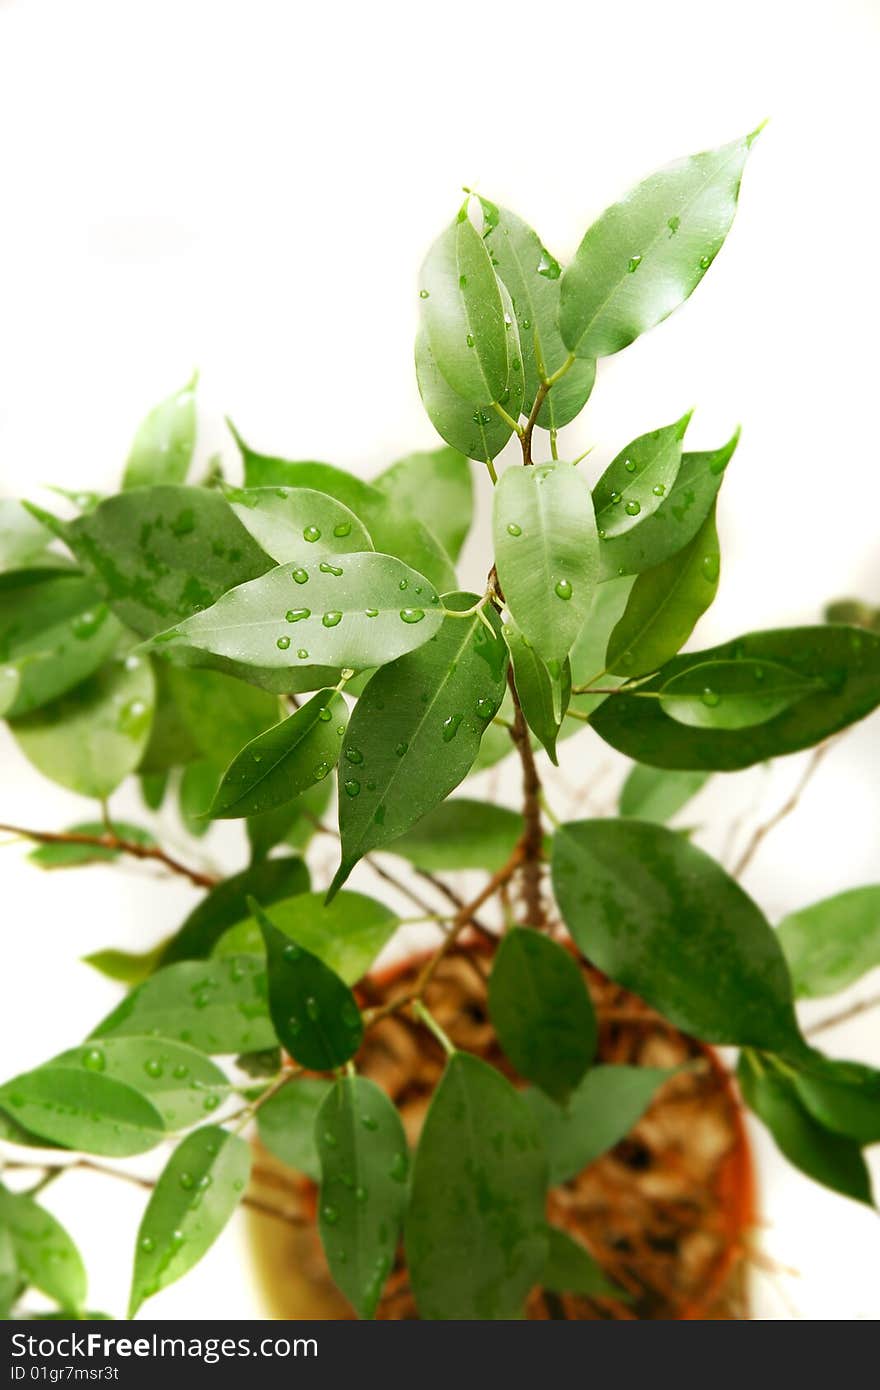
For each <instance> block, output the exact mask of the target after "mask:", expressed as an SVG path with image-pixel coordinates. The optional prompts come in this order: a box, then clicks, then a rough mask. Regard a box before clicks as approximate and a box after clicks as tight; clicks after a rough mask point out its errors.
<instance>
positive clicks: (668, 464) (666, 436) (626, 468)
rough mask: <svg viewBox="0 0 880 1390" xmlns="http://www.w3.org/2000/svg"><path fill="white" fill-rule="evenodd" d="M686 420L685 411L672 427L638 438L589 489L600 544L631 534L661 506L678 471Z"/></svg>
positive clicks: (687, 421) (687, 415)
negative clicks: (591, 494)
mask: <svg viewBox="0 0 880 1390" xmlns="http://www.w3.org/2000/svg"><path fill="white" fill-rule="evenodd" d="M690 418H691V412H690V411H688V413H687V414H686V415H683V416H682V417H681V419H680V420H676V421H675V422H674V423H673V424H671V425H664V426H663V428H662V429H658V430H652V431H651V432H650V434H642V435H640V436H639V437H638V439H634V440H633V441H632V443H631V444H628V445H627V446H626V448H625V449H622V450H621V452H620V453H619V454H618V455H617V457H616V458H614V459H612V461H611V463H609V465H608V467H607V468H606V469H605V472H604V473H603V474H602V476H601V478H600V479H599V481H598V483H597V484H596V486H595V487H594V488H593V503H594V505H595V508H596V525H597V526H598V528H599V537H600V539H601V540H605V539H607V538H608V537H613V536H619V535H622V534H624V533H625V532H627V531H631V530H632V529H633V527H634V526H638V525H640V524H641V523H642V522H643V521H644V520H645V519H646V518H647V517H649V516H651V515H652V513H654V512H656V511H657V510H658V509H659V508H660V507H661V506H662V503H663V499H664V497H665V496H666V494H667V493H668V492H669V491H670V490H671V489H672V486H673V484H674V483H675V480H676V478H677V476H678V470H679V468H680V467H681V441H682V439H683V438H684V434H685V430H686V429H687V427H688V424H689V423H690Z"/></svg>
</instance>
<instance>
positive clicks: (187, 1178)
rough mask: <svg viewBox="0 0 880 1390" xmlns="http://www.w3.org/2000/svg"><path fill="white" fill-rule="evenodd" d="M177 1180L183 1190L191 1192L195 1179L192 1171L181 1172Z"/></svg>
mask: <svg viewBox="0 0 880 1390" xmlns="http://www.w3.org/2000/svg"><path fill="white" fill-rule="evenodd" d="M179 1182H180V1186H181V1187H182V1188H183V1190H184V1192H192V1190H193V1188H194V1187H195V1185H196V1180H195V1178H194V1177H193V1175H192V1173H185V1172H184V1173H181V1175H180V1178H179Z"/></svg>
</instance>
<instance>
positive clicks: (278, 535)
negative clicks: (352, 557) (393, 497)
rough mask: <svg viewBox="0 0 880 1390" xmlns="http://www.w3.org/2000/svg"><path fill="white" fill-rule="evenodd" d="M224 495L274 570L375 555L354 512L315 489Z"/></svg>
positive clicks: (228, 492) (257, 490)
mask: <svg viewBox="0 0 880 1390" xmlns="http://www.w3.org/2000/svg"><path fill="white" fill-rule="evenodd" d="M223 495H224V497H225V498H226V500H227V502H228V503H229V505H230V506H231V507H232V510H233V511H234V512H235V514H236V516H237V517H238V519H239V521H240V522H241V524H242V526H244V527H245V529H246V530H248V531H249V532H250V533H251V535H252V536H253V538H254V540H255V541H256V542H257V545H259V546H260V548H261V549H262V550H264V551H265V552H266V554H267V555H271V556H272V559H273V560H275V561H276V562H277V563H278V564H283V563H284V562H285V561H287V560H295V559H303V560H306V561H311V560H314V558H315V556H316V555H322V556H323V555H345V554H348V553H349V552H351V551H353V550H372V549H373V543H372V541H371V540H370V535H369V532H368V531H367V529H366V527H365V526H364V525H363V523H362V522H360V521H359V520H358V518H357V517H356V516H355V514H354V512H352V511H351V510H350V509H349V508H348V507H346V506H344V505H343V504H342V503H341V502H338V501H337V500H336V498H335V497H328V496H327V494H326V493H323V492H315V491H314V489H313V488H306V487H256V488H237V487H224V489H223Z"/></svg>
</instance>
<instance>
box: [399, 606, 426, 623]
mask: <svg viewBox="0 0 880 1390" xmlns="http://www.w3.org/2000/svg"><path fill="white" fill-rule="evenodd" d="M424 616H425V610H424V609H423V608H401V610H400V620H401V622H403V623H420V622H421V621H422V618H424Z"/></svg>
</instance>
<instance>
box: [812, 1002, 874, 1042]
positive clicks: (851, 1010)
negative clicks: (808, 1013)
mask: <svg viewBox="0 0 880 1390" xmlns="http://www.w3.org/2000/svg"><path fill="white" fill-rule="evenodd" d="M877 1008H880V994H874V995H872V996H871V998H870V999H860V1000H859V1001H858V1002H857V1003H855V1004H849V1005H848V1006H847V1008H845V1009H841V1010H840V1011H839V1013H836V1014H829V1016H828V1018H822V1019H820V1020H819V1022H818V1023H813V1024H812V1025H811V1026H810V1027H809V1028H805V1029H804V1032H805V1033H806V1035H807V1037H808V1038H814V1037H815V1036H816V1034H817V1033H826V1032H827V1031H828V1030H829V1029H830V1028H837V1027H839V1025H840V1024H841V1023H849V1021H850V1019H851V1018H858V1016H859V1014H866V1013H868V1011H869V1010H870V1009H877Z"/></svg>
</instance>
